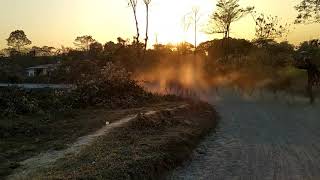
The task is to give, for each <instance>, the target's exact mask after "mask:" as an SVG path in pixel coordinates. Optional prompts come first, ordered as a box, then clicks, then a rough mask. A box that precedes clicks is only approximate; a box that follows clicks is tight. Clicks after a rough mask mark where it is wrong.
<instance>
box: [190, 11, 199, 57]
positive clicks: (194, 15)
mask: <svg viewBox="0 0 320 180" xmlns="http://www.w3.org/2000/svg"><path fill="white" fill-rule="evenodd" d="M199 11H200V9H199V7H196V6H194V7H193V8H192V21H193V23H194V48H195V50H194V53H195V54H196V50H197V31H198V30H197V28H198V22H199V20H200V17H199Z"/></svg>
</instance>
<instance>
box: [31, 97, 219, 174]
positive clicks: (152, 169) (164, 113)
mask: <svg viewBox="0 0 320 180" xmlns="http://www.w3.org/2000/svg"><path fill="white" fill-rule="evenodd" d="M216 123H217V115H216V112H215V111H214V109H213V108H212V107H211V106H210V105H208V104H204V103H196V104H195V103H189V104H188V105H187V106H186V107H184V108H178V109H174V110H160V111H158V112H156V113H155V114H152V115H145V114H139V115H138V116H137V117H136V118H135V119H133V120H132V121H130V122H129V123H127V124H125V125H123V126H122V127H118V128H115V129H113V130H112V131H111V132H109V133H107V134H106V135H104V136H102V137H99V138H98V139H97V140H96V141H95V142H94V144H92V145H90V146H88V147H86V148H84V149H83V150H82V151H81V152H80V153H79V154H75V155H70V156H68V157H65V158H63V159H61V160H58V161H57V162H56V163H55V164H54V166H53V167H50V168H47V169H42V170H40V171H39V172H38V173H36V174H33V175H32V177H36V178H39V179H153V178H160V177H164V176H165V172H167V171H168V170H171V169H173V168H175V167H176V166H177V165H179V164H180V163H181V162H182V161H183V160H185V159H186V158H188V157H189V156H190V155H191V153H192V151H193V149H194V148H195V147H196V146H197V144H198V142H199V141H200V139H201V137H202V136H204V135H206V134H207V133H209V132H210V130H212V128H214V127H215V125H216Z"/></svg>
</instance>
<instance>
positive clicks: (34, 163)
mask: <svg viewBox="0 0 320 180" xmlns="http://www.w3.org/2000/svg"><path fill="white" fill-rule="evenodd" d="M155 112H156V111H148V112H146V113H145V115H152V114H154V113H155ZM136 117H137V115H132V116H128V117H125V118H123V119H121V120H119V121H117V122H115V123H112V124H106V126H104V127H103V128H101V129H99V130H97V131H96V132H94V133H93V134H89V135H87V136H83V137H80V138H79V139H78V140H77V141H76V142H74V143H73V144H72V145H70V146H69V147H68V148H67V149H63V150H59V151H49V152H45V153H41V154H39V155H37V156H35V157H32V158H29V159H27V160H25V161H23V162H20V164H21V167H20V168H18V169H17V170H15V171H14V172H13V174H12V175H10V176H8V177H7V179H8V180H13V179H24V177H26V176H27V175H29V174H32V173H33V172H35V171H36V170H38V169H39V168H41V167H47V166H50V165H52V164H53V163H54V162H56V161H57V160H58V159H61V158H63V157H64V156H66V155H68V154H77V153H79V152H80V151H81V150H82V148H83V147H84V146H87V145H90V144H92V143H93V142H94V141H95V140H96V139H97V138H98V137H100V136H103V135H105V134H106V133H108V132H109V131H110V130H112V129H114V128H116V127H120V126H122V125H123V124H125V123H127V122H129V121H131V120H133V119H134V118H136Z"/></svg>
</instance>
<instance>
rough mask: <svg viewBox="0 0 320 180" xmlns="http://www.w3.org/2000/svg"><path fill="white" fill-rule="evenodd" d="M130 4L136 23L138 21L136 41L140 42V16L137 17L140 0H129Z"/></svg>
mask: <svg viewBox="0 0 320 180" xmlns="http://www.w3.org/2000/svg"><path fill="white" fill-rule="evenodd" d="M129 6H130V7H131V8H132V12H133V16H134V20H135V23H136V31H137V35H136V37H134V38H135V40H136V43H137V44H139V38H140V31H139V22H138V17H137V6H138V0H129Z"/></svg>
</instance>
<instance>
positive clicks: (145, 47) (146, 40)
mask: <svg viewBox="0 0 320 180" xmlns="http://www.w3.org/2000/svg"><path fill="white" fill-rule="evenodd" d="M146 10H147V14H146V39H145V43H144V50H145V51H146V50H147V46H148V40H149V36H148V31H149V5H146Z"/></svg>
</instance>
